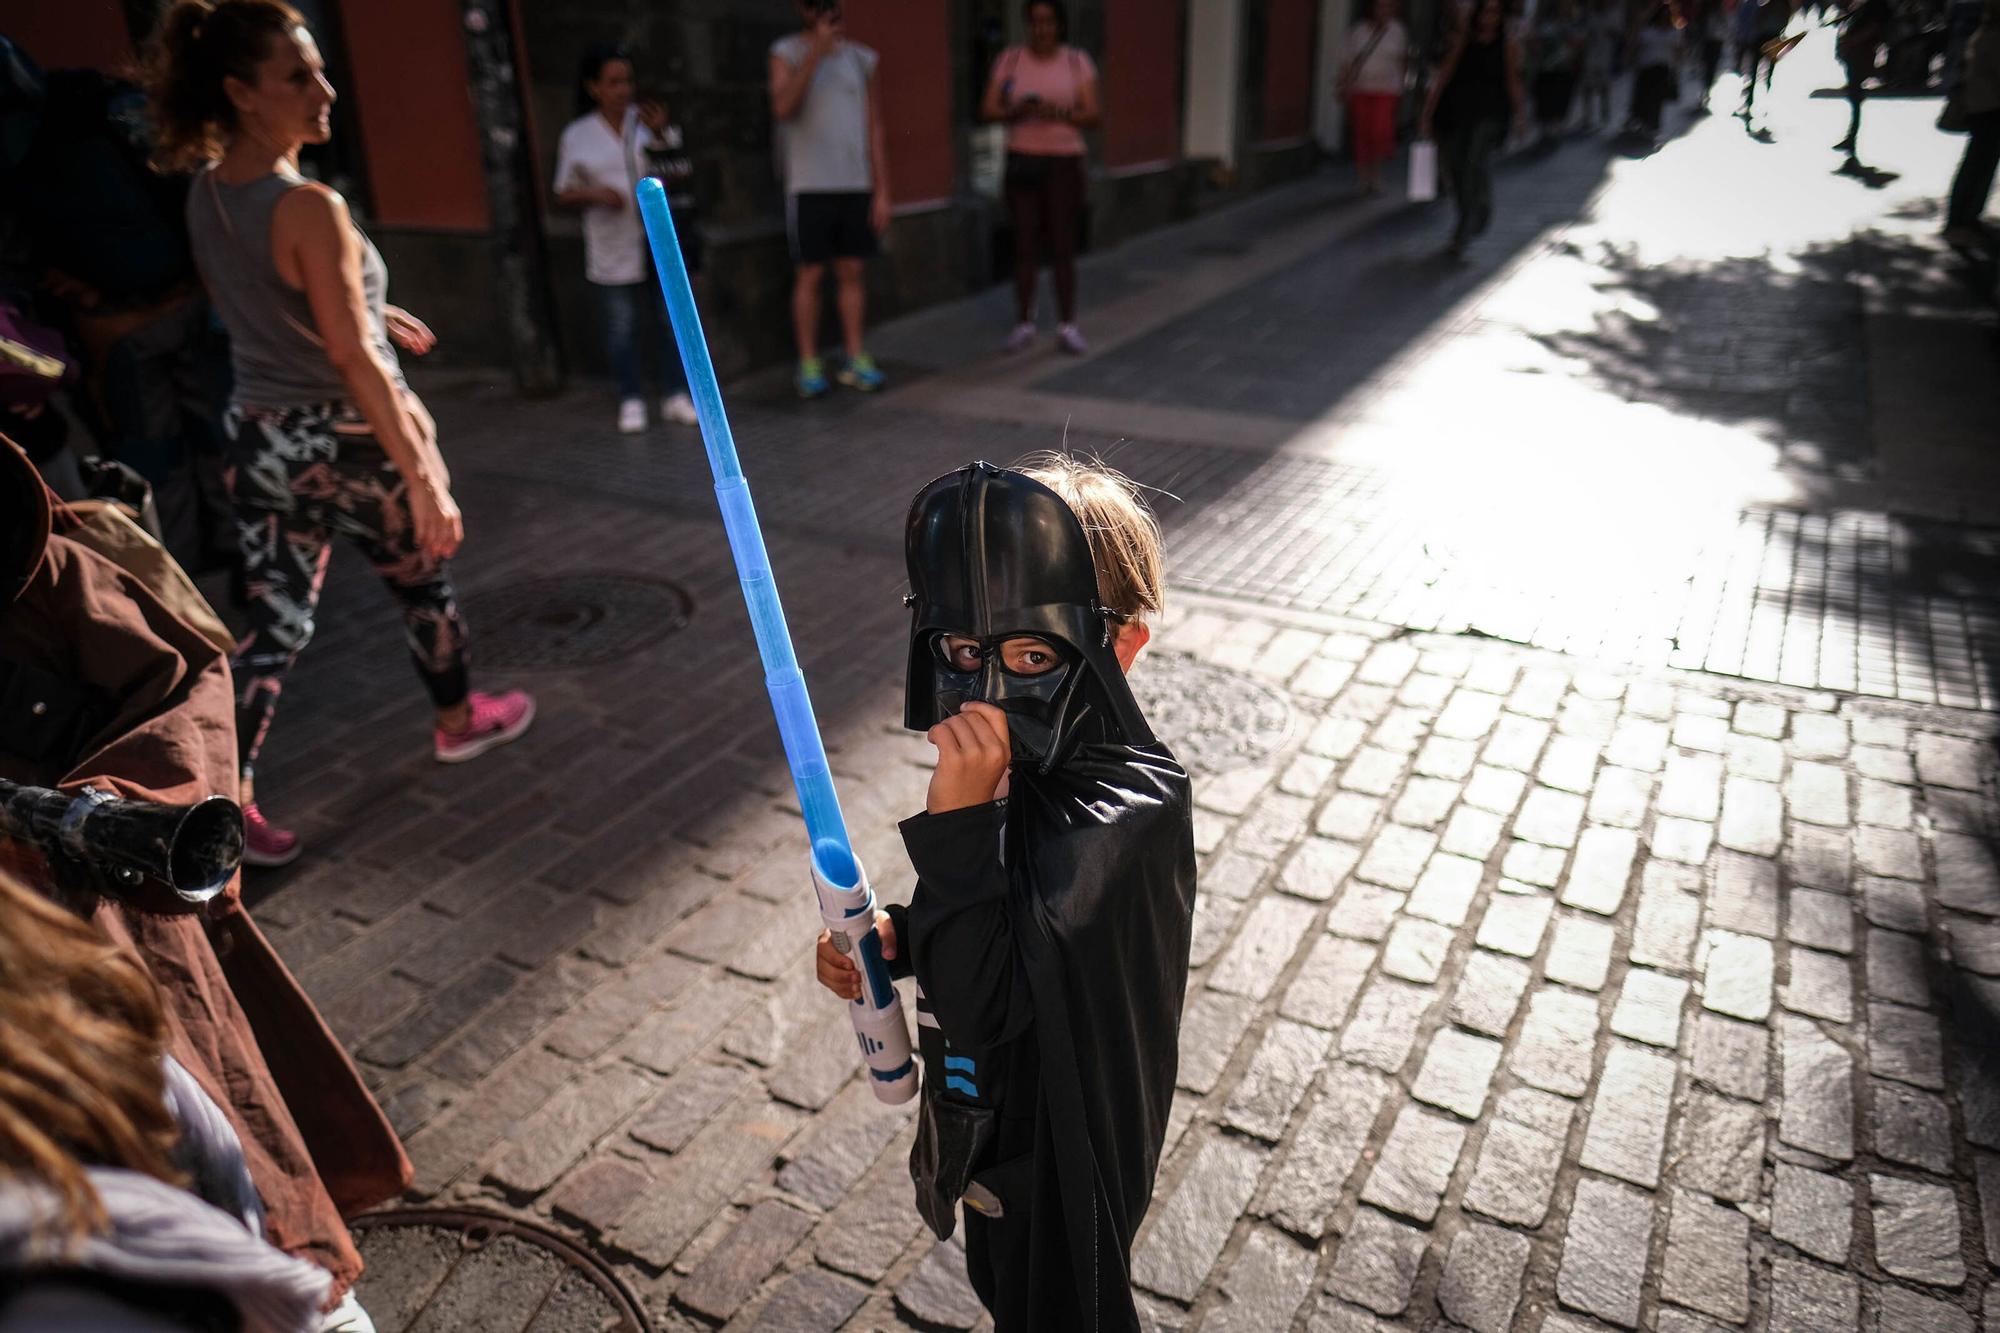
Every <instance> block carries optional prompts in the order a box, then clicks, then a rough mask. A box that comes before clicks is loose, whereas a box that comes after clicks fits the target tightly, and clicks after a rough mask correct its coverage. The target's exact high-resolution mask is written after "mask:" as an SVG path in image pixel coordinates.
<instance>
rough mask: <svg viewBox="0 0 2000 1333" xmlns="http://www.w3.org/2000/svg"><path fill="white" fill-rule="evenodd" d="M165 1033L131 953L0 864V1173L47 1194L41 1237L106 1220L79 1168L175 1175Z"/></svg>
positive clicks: (2, 1178)
mask: <svg viewBox="0 0 2000 1333" xmlns="http://www.w3.org/2000/svg"><path fill="white" fill-rule="evenodd" d="M166 1034H167V1022H166V1017H165V1014H164V1013H163V1011H162V1010H161V1008H160V997H159V992H158V991H157V989H156V988H155V987H154V985H153V980H152V978H151V977H149V976H148V975H147V974H146V971H145V969H144V968H143V967H141V966H140V964H139V961H138V959H136V958H135V957H133V956H132V954H131V953H130V952H129V951H128V950H126V949H123V948H120V947H119V946H118V945H115V944H113V943H112V942H111V941H110V940H109V939H107V938H105V936H104V935H103V933H102V932H100V931H99V930H98V929H97V928H96V927H94V926H92V925H90V924H89V923H88V922H86V921H82V920H79V919H78V918H77V917H75V916H72V915H71V914H70V913H68V912H66V911H64V910H63V909H62V908H60V907H57V906H56V905H55V904H54V903H51V902H49V901H48V900H47V899H45V898H43V897H41V896H40V895H39V894H37V893H34V892H32V891H31V890H29V889H27V888H25V887H24V886H23V885H22V884H21V883H20V882H19V881H17V880H15V879H13V878H11V877H10V876H8V875H7V874H6V873H5V872H4V871H0V1182H12V1181H18V1180H26V1181H30V1182H33V1183H36V1184H39V1185H41V1186H42V1187H44V1188H46V1189H48V1190H50V1191H51V1192H52V1193H53V1194H54V1195H55V1198H56V1205H57V1210H56V1215H55V1217H54V1219H53V1221H52V1223H51V1225H50V1226H49V1227H48V1229H47V1230H48V1234H47V1235H46V1237H45V1239H47V1240H50V1241H53V1242H55V1243H56V1244H57V1245H58V1246H60V1245H63V1244H66V1243H68V1242H70V1241H73V1240H75V1239H77V1238H79V1237H81V1236H82V1235H84V1234H85V1233H86V1232H88V1231H93V1230H98V1229H101V1228H103V1227H105V1226H106V1225H108V1219H107V1218H106V1216H105V1213H104V1206H103V1204H102V1202H101V1201H100V1200H99V1199H98V1197H97V1192H96V1191H95V1190H93V1189H92V1188H91V1187H90V1181H89V1179H88V1178H87V1177H86V1176H85V1175H84V1168H85V1167H87V1166H117V1167H125V1168H128V1169H130V1170H133V1171H140V1172H143V1173H145V1174H146V1175H149V1176H155V1177H157V1178H159V1179H161V1180H165V1181H168V1182H170V1183H174V1184H179V1183H182V1178H181V1176H180V1174H179V1173H178V1172H177V1171H175V1169H174V1167H173V1165H172V1161H171V1154H172V1152H173V1149H174V1145H175V1143H176V1142H177V1141H178V1139H179V1127H178V1126H177V1125H176V1123H175V1121H174V1118H173V1115H172V1113H171V1112H170V1111H169V1110H168V1109H167V1105H166V1101H165V1094H166V1074H165V1072H164V1068H163V1064H162V1059H163V1052H164V1050H165V1046H166Z"/></svg>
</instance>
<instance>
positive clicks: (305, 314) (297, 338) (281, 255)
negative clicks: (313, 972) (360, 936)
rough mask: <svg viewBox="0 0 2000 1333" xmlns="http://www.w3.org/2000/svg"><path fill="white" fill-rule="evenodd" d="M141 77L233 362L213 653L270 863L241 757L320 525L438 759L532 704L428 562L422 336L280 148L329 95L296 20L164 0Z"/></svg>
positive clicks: (313, 565)
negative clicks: (231, 608)
mask: <svg viewBox="0 0 2000 1333" xmlns="http://www.w3.org/2000/svg"><path fill="white" fill-rule="evenodd" d="M152 92H153V114H154V119H155V122H156V124H157V125H158V127H159V155H160V158H161V160H162V164H163V165H165V166H167V167H170V168H187V167H193V168H197V169H198V175H197V177H196V180H195V183H194V185H193V187H192V188H191V189H190V190H189V192H188V203H187V210H188V236H189V239H190V241H191V242H192V244H193V247H194V257H195V265H196V267H197V268H198V269H199V270H200V272H201V278H202V282H203V283H204V284H205V285H206V286H207V288H208V293H209V296H210V299H212V300H213V301H214V303H215V308H216V310H217V312H218V313H220V315H221V316H222V322H223V325H224V326H225V327H226V328H227V329H228V330H229V343H230V352H231V355H232V358H233V360H234V369H235V375H236V383H235V388H234V391H233V397H232V399H231V401H230V405H229V409H228V412H227V414H226V416H225V417H224V420H223V427H224V433H225V435H226V436H227V439H228V450H229V458H228V467H227V470H226V473H225V476H226V478H227V482H228V486H229V495H230V500H231V502H232V503H233V504H234V506H235V509H236V517H237V528H238V532H239V533H240V535H241V539H242V543H243V565H244V569H243V576H244V581H245V584H246V586H247V587H248V589H249V605H248V607H247V608H246V610H247V613H248V615H249V619H250V632H249V634H248V635H247V636H246V637H245V638H244V639H243V641H242V642H241V643H240V644H239V645H238V646H237V653H236V657H235V659H234V660H233V661H232V662H231V664H230V667H231V673H232V674H233V676H234V677H235V683H236V692H237V695H236V697H237V703H238V709H237V717H236V740H237V748H238V752H239V754H240V756H241V759H242V764H243V801H244V810H243V819H244V832H245V844H246V845H245V850H244V856H243V859H244V860H245V861H246V862H247V863H249V864H251V865H282V864H284V863H285V862H287V861H290V860H292V859H294V858H295V857H297V856H298V854H299V838H298V835H297V834H295V833H292V832H291V831H289V830H286V829H282V828H279V827H278V826H276V825H274V824H271V823H270V822H268V821H267V820H266V819H265V818H264V815H263V813H262V811H261V810H260V808H259V807H258V804H257V802H256V799H255V794H254V787H253V785H252V784H253V769H254V766H255V763H256V759H257V754H258V751H259V750H260V749H261V747H262V746H263V744H264V741H265V738H266V735H267V734H268V732H269V730H270V726H271V717H272V714H273V712H274V711H275V709H276V707H277V702H278V693H279V690H280V689H281V688H282V686H283V684H284V679H285V675H286V673H287V672H288V671H289V670H290V669H291V666H292V663H293V662H294V661H295V660H297V658H298V655H299V653H300V652H301V651H302V650H303V649H304V648H305V646H306V641H307V640H308V639H310V638H311V637H312V632H313V614H314V612H315V610H316V609H317V608H318V605H319V594H320V587H321V584H322V583H323V582H324V580H325V578H326V567H327V561H328V559H329V557H330V556H331V554H332V541H333V538H334V537H336V536H339V537H343V538H345V539H346V540H347V541H349V542H351V543H352V544H353V545H355V546H356V547H358V548H360V550H361V552H362V553H363V554H364V555H365V556H367V558H368V560H369V562H370V563H372V564H373V565H374V566H375V572H376V573H377V574H379V575H380V576H381V579H382V582H383V585H384V586H385V587H386V588H387V589H388V590H389V593H390V595H391V596H392V597H393V598H394V599H395V601H396V604H397V606H398V607H399V608H400V609H401V611H402V613H403V627H404V631H405V635H406V637H407V640H408V643H409V648H410V653H411V656H412V658H413V659H414V661H415V663H416V668H417V675H418V676H419V677H420V678H421V679H422V681H423V684H424V688H425V689H426V690H427V691H428V692H429V694H430V698H431V703H432V704H433V705H434V706H435V708H436V711H437V724H436V727H435V729H434V731H433V735H432V752H433V753H434V754H435V755H436V757H437V758H438V759H439V760H441V761H443V762H446V763H456V762H459V761H461V760H466V759H471V758H473V757H475V756H477V755H480V754H483V753H485V752H486V751H487V750H490V749H492V748H493V747H494V746H496V745H502V744H505V743H506V742H508V741H511V740H513V739H514V738H515V737H517V736H519V735H520V734H521V733H522V732H524V731H526V730H527V729H528V725H529V723H531V722H532V721H533V720H534V716H535V704H534V700H533V699H531V698H529V696H528V695H526V694H524V693H522V692H521V691H519V690H510V691H508V692H507V693H505V694H498V695H495V694H483V693H479V692H476V691H474V690H473V689H472V686H471V677H470V673H469V670H468V667H467V663H466V634H465V625H464V622H463V620H462V619H461V618H460V616H459V612H458V601H457V598H456V596H455V595H454V592H453V589H452V582H451V572H450V566H449V564H448V563H447V562H448V560H449V558H450V556H451V555H452V554H453V553H454V552H455V551H457V550H458V547H459V543H460V542H461V541H462V540H463V539H464V536H465V524H464V520H463V519H462V518H461V516H460V514H459V511H458V504H457V502H456V501H454V500H453V499H452V496H451V477H450V474H449V473H448V472H447V471H446V470H445V464H444V457H443V455H441V454H440V453H439V452H438V444H437V426H436V424H435V423H434V422H433V421H432V420H431V414H430V413H429V412H428V411H426V410H425V408H424V405H423V403H422V401H420V400H419V399H418V398H417V396H416V394H414V393H412V392H411V391H410V387H409V385H408V384H407V383H405V382H404V380H403V372H402V369H401V367H400V365H399V363H398V362H397V359H396V348H397V347H401V348H403V349H404V350H405V351H408V352H411V353H415V354H419V355H421V354H422V353H424V352H426V351H429V350H430V348H431V346H432V345H433V344H434V343H435V341H436V339H435V338H434V337H432V335H431V331H430V330H429V329H428V328H426V327H424V325H423V323H422V322H421V321H419V320H418V319H416V318H415V317H414V316H412V315H410V314H408V313H407V312H405V311H403V310H399V309H397V308H396V307H395V306H392V305H389V304H387V303H386V301H385V300H384V297H385V294H386V293H387V291H388V288H389V272H388V269H387V267H386V266H385V265H384V264H383V263H382V256H381V255H380V254H379V253H378V252H377V251H376V249H375V246H374V244H373V243H372V242H370V241H369V239H368V238H367V236H365V235H364V234H363V233H362V231H361V228H360V226H359V225H358V224H357V223H356V222H355V221H354V219H353V218H352V217H351V216H350V215H349V213H348V211H347V201H346V200H344V199H342V198H341V197H340V195H339V194H338V193H337V192H335V191H334V190H332V189H330V188H328V187H327V186H325V185H321V184H318V183H316V182H312V181H308V180H307V179H306V178H305V177H304V176H302V175H300V174H299V149H300V148H302V147H304V146H305V145H306V144H309V143H325V142H326V141H327V139H328V138H329V137H331V135H332V122H331V119H330V116H331V113H332V110H333V99H334V91H333V86H332V85H331V84H329V83H328V82H327V79H326V66H325V64H324V63H323V62H322V61H321V59H320V54H319V47H318V46H317V45H316V44H315V43H314V41H313V36H312V33H311V32H310V31H308V30H307V28H306V25H305V20H304V19H302V18H301V17H300V16H299V13H298V11H297V10H295V9H293V8H292V7H291V6H290V5H287V4H284V3H282V0H219V3H215V4H211V3H209V2H208V0H179V3H177V4H176V5H175V6H174V7H173V8H172V9H171V10H169V11H168V12H167V16H166V18H165V20H164V22H163V26H162V29H161V39H160V46H159V51H158V54H157V57H156V60H155V65H154V72H153V89H152Z"/></svg>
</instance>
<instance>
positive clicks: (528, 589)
mask: <svg viewBox="0 0 2000 1333" xmlns="http://www.w3.org/2000/svg"><path fill="white" fill-rule="evenodd" d="M693 609H694V599H693V598H691V597H689V596H688V595H687V593H686V592H685V591H684V590H683V589H682V588H680V587H679V586H678V585H676V584H672V583H669V582H667V581H666V580H665V579H656V578H648V577H646V576H644V575H640V574H618V573H609V572H601V573H584V574H565V575H562V576H561V577H558V578H546V579H528V580H525V581H524V582H521V583H510V584H508V585H506V586H505V587H501V588H490V589H488V590H486V591H485V592H480V593H474V594H473V595H472V596H470V597H467V598H466V599H465V618H466V622H467V624H468V625H469V626H470V627H471V630H472V636H473V638H472V650H473V652H474V654H475V655H476V656H475V660H476V661H477V662H478V664H479V665H480V666H481V667H496V668H500V669H502V670H511V671H520V670H546V669H551V668H557V669H559V668H566V667H594V666H603V665H604V664H605V663H607V662H616V661H618V660H619V659H620V658H624V657H630V656H631V655H632V654H633V653H636V652H638V651H640V650H641V649H644V648H650V647H652V646H653V645H654V644H656V643H658V642H659V641H660V640H661V639H664V638H666V637H667V636H668V635H669V634H672V633H673V632H674V631H675V630H678V629H683V628H685V627H686V626H687V623H688V616H689V614H690V613H691V612H692V611H693Z"/></svg>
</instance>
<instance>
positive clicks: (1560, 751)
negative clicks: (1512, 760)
mask: <svg viewBox="0 0 2000 1333" xmlns="http://www.w3.org/2000/svg"><path fill="white" fill-rule="evenodd" d="M1603 748H1604V747H1603V746H1601V745H1596V744H1593V743H1592V742H1590V741H1588V740H1585V739H1584V738H1583V737H1581V736H1558V737H1556V738H1555V739H1554V740H1552V741H1550V742H1549V747H1548V749H1547V750H1545V751H1544V752H1543V753H1542V761H1541V763H1539V764H1537V765H1536V766H1535V778H1536V780H1537V781H1539V782H1540V783H1541V784H1542V785H1543V786H1545V787H1554V788H1555V789H1556V790H1558V791H1569V792H1575V793H1576V794H1578V795H1579V796H1588V795H1590V792H1591V787H1592V785H1593V781H1592V780H1593V779H1594V778H1595V777H1596V775H1597V756H1598V755H1599V753H1600V752H1601V751H1602V750H1603Z"/></svg>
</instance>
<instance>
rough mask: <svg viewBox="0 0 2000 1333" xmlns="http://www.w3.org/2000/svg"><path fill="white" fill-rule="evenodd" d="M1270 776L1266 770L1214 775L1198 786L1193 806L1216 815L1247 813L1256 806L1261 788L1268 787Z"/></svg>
mask: <svg viewBox="0 0 2000 1333" xmlns="http://www.w3.org/2000/svg"><path fill="white" fill-rule="evenodd" d="M1272 776H1273V774H1272V771H1271V770H1270V769H1269V768H1262V767H1257V768H1237V769H1231V770H1229V771H1228V772H1225V773H1217V774H1214V775H1212V776H1210V777H1209V778H1208V779H1207V780H1206V781H1204V782H1203V783H1201V790H1200V791H1199V792H1198V793H1197V794H1196V796H1195V802H1196V804H1198V805H1200V806H1201V807H1202V808H1203V809H1205V810H1213V811H1215V812H1217V813H1218V814H1224V815H1241V814H1247V813H1248V812H1249V810H1250V807H1251V806H1253V805H1255V804H1256V803H1257V797H1258V796H1260V795H1262V794H1263V791H1264V788H1266V787H1268V786H1270V785H1271V778H1272Z"/></svg>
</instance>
